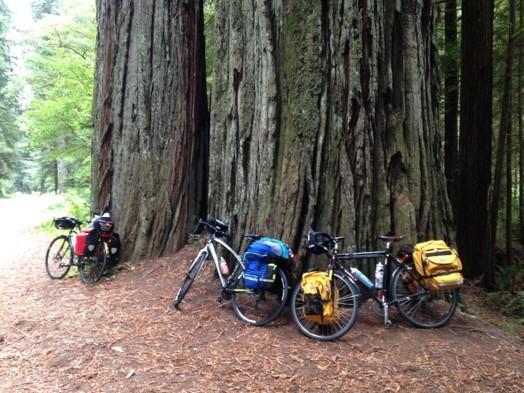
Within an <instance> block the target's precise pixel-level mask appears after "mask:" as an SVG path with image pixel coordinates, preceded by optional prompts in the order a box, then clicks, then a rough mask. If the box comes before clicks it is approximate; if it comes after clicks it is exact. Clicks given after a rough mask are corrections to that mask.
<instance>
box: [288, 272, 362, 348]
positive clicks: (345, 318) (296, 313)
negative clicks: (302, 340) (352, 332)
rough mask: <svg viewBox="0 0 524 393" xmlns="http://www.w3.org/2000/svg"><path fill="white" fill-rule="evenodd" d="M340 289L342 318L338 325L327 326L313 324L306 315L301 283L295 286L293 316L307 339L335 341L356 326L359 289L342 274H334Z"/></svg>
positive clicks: (339, 306) (292, 298) (339, 307)
mask: <svg viewBox="0 0 524 393" xmlns="http://www.w3.org/2000/svg"><path fill="white" fill-rule="evenodd" d="M333 280H334V283H335V285H336V287H337V288H338V293H339V299H338V310H339V312H340V317H339V319H338V320H337V322H336V323H333V324H330V325H326V324H317V323H315V322H311V321H309V320H308V319H307V318H306V315H305V313H304V302H303V292H302V287H301V285H300V283H298V284H297V285H296V286H295V289H294V290H293V295H292V297H291V315H292V317H293V322H295V325H296V326H297V327H298V329H299V330H300V332H301V333H302V334H304V335H306V336H307V337H310V338H314V339H316V340H321V341H329V340H335V339H337V338H340V337H342V336H343V335H344V334H346V333H347V332H348V331H349V329H351V327H352V326H353V325H354V324H355V322H356V320H357V315H358V296H359V290H358V289H357V287H356V286H355V285H354V284H353V283H352V282H351V281H350V280H349V279H348V278H347V277H346V275H345V274H343V273H341V272H334V273H333Z"/></svg>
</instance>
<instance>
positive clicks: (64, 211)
mask: <svg viewBox="0 0 524 393" xmlns="http://www.w3.org/2000/svg"><path fill="white" fill-rule="evenodd" d="M49 211H50V212H51V213H52V214H53V217H61V216H72V217H75V218H78V219H79V220H81V221H83V222H84V223H85V224H86V226H87V223H89V222H90V221H91V216H90V204H89V192H85V191H84V192H81V191H75V190H72V191H69V192H68V193H67V194H64V197H63V198H61V200H60V201H59V202H57V203H55V204H53V205H51V206H50V207H49ZM40 228H41V229H42V230H43V231H45V232H47V233H56V232H57V229H56V228H55V227H54V225H53V222H52V221H50V220H49V221H46V222H43V223H42V225H41V226H40Z"/></svg>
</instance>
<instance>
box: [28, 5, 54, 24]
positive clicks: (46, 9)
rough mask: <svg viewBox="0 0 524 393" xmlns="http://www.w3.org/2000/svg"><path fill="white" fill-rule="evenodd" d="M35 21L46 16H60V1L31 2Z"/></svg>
mask: <svg viewBox="0 0 524 393" xmlns="http://www.w3.org/2000/svg"><path fill="white" fill-rule="evenodd" d="M31 10H32V13H33V20H35V21H36V20H40V19H42V18H44V17H45V15H46V14H49V15H51V14H52V15H58V0H31Z"/></svg>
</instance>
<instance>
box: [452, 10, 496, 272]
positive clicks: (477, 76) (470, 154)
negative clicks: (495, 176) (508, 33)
mask: <svg viewBox="0 0 524 393" xmlns="http://www.w3.org/2000/svg"><path fill="white" fill-rule="evenodd" d="M492 34H493V1H492V0H463V1H462V37H461V61H462V62H461V85H460V86H461V93H460V138H459V163H460V174H459V185H458V188H457V195H458V197H457V211H459V212H460V213H459V214H458V216H457V220H456V222H457V243H458V246H459V252H460V254H461V256H462V258H463V260H464V262H465V266H464V272H465V274H466V275H467V276H469V277H472V276H476V275H480V274H482V273H486V276H485V279H486V280H487V281H488V282H489V281H491V280H492V278H493V266H492V262H491V258H490V256H491V251H490V231H489V228H490V225H489V219H488V217H489V207H488V190H489V186H490V183H491V137H492V128H491V127H492V126H491V121H492V110H491V103H492V86H491V81H492ZM473 98H474V99H473Z"/></svg>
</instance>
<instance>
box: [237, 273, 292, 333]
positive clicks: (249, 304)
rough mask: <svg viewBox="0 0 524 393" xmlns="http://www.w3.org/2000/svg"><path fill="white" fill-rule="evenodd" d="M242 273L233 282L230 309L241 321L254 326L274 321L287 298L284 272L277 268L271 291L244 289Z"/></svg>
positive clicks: (287, 287)
mask: <svg viewBox="0 0 524 393" xmlns="http://www.w3.org/2000/svg"><path fill="white" fill-rule="evenodd" d="M243 273H244V272H243V271H242V270H241V269H240V270H239V271H238V272H237V273H236V274H237V275H238V277H237V278H236V279H235V280H234V281H233V282H234V284H233V285H232V288H233V289H232V292H231V308H233V311H234V312H235V314H236V315H237V317H239V318H240V319H241V320H242V321H244V322H246V323H249V324H251V325H255V326H262V325H266V324H268V323H269V322H271V321H273V320H275V319H276V318H277V317H278V316H279V315H280V313H281V312H282V310H283V309H284V306H285V305H286V301H287V297H288V292H289V291H288V289H289V286H288V281H287V277H286V274H285V273H284V271H283V270H282V269H281V268H280V267H277V269H276V270H275V284H273V287H272V288H271V289H267V290H264V289H256V290H253V289H248V288H244V283H243V279H242V277H243Z"/></svg>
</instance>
